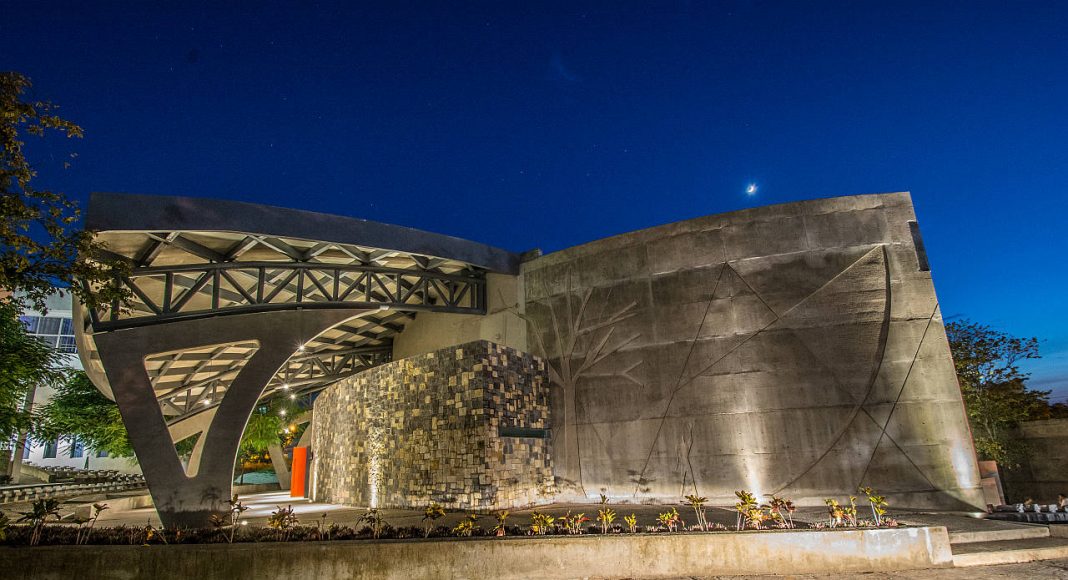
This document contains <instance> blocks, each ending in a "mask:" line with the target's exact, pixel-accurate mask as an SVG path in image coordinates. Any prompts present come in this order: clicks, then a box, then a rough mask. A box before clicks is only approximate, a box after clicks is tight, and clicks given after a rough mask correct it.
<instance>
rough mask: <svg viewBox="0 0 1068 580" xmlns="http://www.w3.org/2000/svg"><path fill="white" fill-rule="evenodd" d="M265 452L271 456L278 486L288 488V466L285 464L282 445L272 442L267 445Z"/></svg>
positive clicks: (284, 453)
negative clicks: (272, 443)
mask: <svg viewBox="0 0 1068 580" xmlns="http://www.w3.org/2000/svg"><path fill="white" fill-rule="evenodd" d="M267 454H268V455H270V456H271V465H272V466H274V474H275V476H277V477H278V488H279V489H289V483H290V482H289V479H290V478H289V467H287V466H286V452H285V451H283V450H282V446H281V445H279V444H277V443H276V444H274V445H271V446H269V447H267Z"/></svg>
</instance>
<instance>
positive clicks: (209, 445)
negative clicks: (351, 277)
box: [94, 310, 358, 527]
mask: <svg viewBox="0 0 1068 580" xmlns="http://www.w3.org/2000/svg"><path fill="white" fill-rule="evenodd" d="M356 314H358V311H354V310H296V311H288V312H270V313H257V314H243V315H230V316H218V317H215V318H208V319H204V320H184V321H175V322H164V323H160V324H154V325H152V326H146V327H140V328H130V329H125V330H116V331H112V332H105V333H100V334H97V335H95V337H94V338H95V340H96V344H97V347H98V349H99V352H100V357H101V360H102V362H103V363H104V368H105V369H106V372H107V377H108V380H109V382H110V384H111V387H112V391H113V393H114V396H115V402H116V403H118V405H119V411H120V413H121V414H122V418H123V422H124V423H125V424H126V429H127V431H129V434H130V443H131V444H132V445H133V448H134V452H135V453H136V455H137V459H138V461H139V463H140V464H141V470H142V472H143V473H144V476H145V481H146V483H147V484H148V488H149V492H150V493H151V494H152V499H153V501H154V503H155V505H156V511H157V512H158V513H159V517H160V520H161V521H162V522H163V524H164V525H165V526H175V525H177V526H187V527H203V526H207V525H208V524H209V519H210V517H211V515H212V514H213V513H218V512H220V511H223V510H224V509H225V505H226V501H227V500H228V499H229V498H230V495H231V492H232V483H233V472H234V461H235V460H236V458H237V449H238V445H239V443H240V440H241V434H242V432H243V431H244V428H245V424H246V423H247V422H248V418H249V415H250V414H251V413H252V409H253V408H254V407H255V405H256V402H257V400H258V399H259V397H260V395H261V394H262V392H263V389H264V387H265V386H266V384H267V382H268V381H269V380H270V379H271V377H272V376H274V374H275V373H276V372H277V371H278V369H279V368H281V366H282V365H283V364H284V363H285V362H286V360H287V359H288V358H289V357H290V356H292V355H293V353H294V352H295V351H296V349H297V347H298V346H299V345H300V344H303V343H304V342H306V341H308V340H309V339H311V338H312V337H314V336H316V335H318V334H319V333H321V332H322V331H324V330H326V329H328V328H330V327H331V326H334V325H336V324H338V323H340V322H342V321H344V320H347V319H349V318H351V317H353V316H355V315H356ZM249 340H255V341H257V342H258V343H259V349H258V350H257V351H256V353H255V354H254V355H253V356H252V358H251V359H249V361H248V362H247V363H246V364H245V366H244V367H243V368H242V369H241V371H240V373H238V375H237V376H236V377H235V378H234V379H233V380H232V382H231V383H230V385H229V386H228V388H227V390H226V393H225V395H224V396H223V398H222V402H221V403H219V404H218V406H216V407H215V414H214V416H213V417H212V418H211V420H210V424H209V425H208V426H207V428H206V429H204V432H203V433H202V434H201V436H200V441H199V442H198V447H202V450H201V457H200V461H199V462H198V463H199V465H198V466H197V469H196V470H195V475H187V474H186V471H185V469H184V468H183V466H182V463H181V460H180V459H179V458H178V454H177V453H176V452H175V449H174V444H173V439H172V438H171V434H170V432H169V429H168V425H167V421H166V419H165V417H164V415H163V412H162V410H161V409H160V405H159V402H158V401H157V399H156V393H155V391H154V390H153V388H152V383H151V381H150V379H149V376H148V373H147V371H146V370H145V366H144V359H145V357H146V356H148V355H151V354H155V353H161V352H171V351H177V350H186V349H192V348H197V347H202V346H206V345H212V344H225V343H233V342H241V341H249ZM205 412H207V411H205Z"/></svg>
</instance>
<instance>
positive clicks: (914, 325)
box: [522, 193, 982, 508]
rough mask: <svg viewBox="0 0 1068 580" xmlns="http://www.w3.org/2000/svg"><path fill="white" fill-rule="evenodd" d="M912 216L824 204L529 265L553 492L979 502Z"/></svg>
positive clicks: (888, 202)
mask: <svg viewBox="0 0 1068 580" xmlns="http://www.w3.org/2000/svg"><path fill="white" fill-rule="evenodd" d="M915 219H916V218H915V215H914V211H913V208H912V203H911V199H910V197H909V195H908V194H907V193H894V194H882V195H867V196H855V197H843V198H834V199H826V200H816V201H809V202H801V203H794V204H788V205H779V206H769V207H761V208H756V209H751V210H745V211H739V212H735V213H730V214H724V215H715V216H708V217H703V218H698V219H694V220H689V221H685V222H679V223H675V224H670V225H666V226H661V227H657V228H652V229H649V230H643V231H639V232H634V233H630V234H625V235H621V236H617V237H613V238H608V239H605V240H600V241H596V242H592V243H589V244H586V245H583V246H579V247H576V248H571V249H568V250H565V251H562V252H558V253H555V254H550V255H547V256H543V257H541V258H538V259H535V260H532V261H529V262H526V263H525V264H523V267H522V273H523V278H524V285H525V300H526V304H525V307H526V314H525V318H526V320H527V321H528V323H529V326H528V332H529V338H528V343H529V345H530V349H531V351H532V352H533V353H534V354H536V355H539V356H543V357H544V358H545V359H546V360H547V361H548V363H549V367H550V368H549V373H550V377H551V379H552V381H553V389H552V394H551V417H552V421H553V431H552V433H553V461H554V464H555V470H556V476H557V484H558V487H559V488H560V489H561V490H562V492H563V494H564V495H563V497H561V498H560V499H567V498H575V499H579V498H583V497H584V498H590V497H596V496H597V494H598V493H601V492H605V493H608V494H609V495H610V496H613V497H616V498H619V499H630V500H632V501H642V500H653V499H671V500H673V501H677V500H678V498H679V497H680V496H682V495H685V494H689V493H698V494H700V495H704V496H708V497H710V498H711V499H712V501H714V502H728V501H733V499H734V498H733V493H734V491H735V490H738V489H748V490H750V491H753V492H755V493H757V494H760V495H763V494H770V493H777V494H784V495H786V496H788V497H792V498H794V499H795V500H798V501H802V502H805V503H817V502H822V499H823V498H824V497H830V496H842V495H847V494H850V493H853V494H855V493H856V490H857V487H858V486H860V485H871V486H873V487H875V488H876V489H877V490H879V491H880V492H884V493H886V494H887V495H888V496H889V497H890V500H891V502H892V503H894V504H896V505H899V506H906V505H907V506H914V507H924V506H929V507H941V508H961V507H966V506H975V505H981V503H982V499H981V493H980V488H979V476H978V470H977V466H976V462H975V455H974V450H973V448H972V443H971V436H970V433H969V431H968V426H967V422H966V420H965V416H964V409H963V405H962V402H961V397H960V391H959V389H958V386H957V382H956V376H955V374H954V369H953V364H952V360H951V358H950V353H949V348H948V344H947V341H946V337H945V332H944V328H943V322H942V317H941V313H940V311H939V309H938V301H937V298H936V296H935V292H934V286H933V284H932V280H931V275H930V272H929V271H926V258H925V256H924V255H923V250H922V243H920V242H918V229H916V228H915V224H914V223H912V224H910V222H914V221H915ZM917 246H920V247H917Z"/></svg>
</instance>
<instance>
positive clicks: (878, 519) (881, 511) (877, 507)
mask: <svg viewBox="0 0 1068 580" xmlns="http://www.w3.org/2000/svg"><path fill="white" fill-rule="evenodd" d="M860 493H863V494H864V495H865V496H867V498H868V503H869V504H871V515H872V517H874V518H875V525H876V526H882V525H883V516H885V515H886V508H887V506H888V505H889V504H887V503H886V498H885V497H883V496H881V495H878V494H876V493H875V490H874V489H872V488H871V487H862V488H860Z"/></svg>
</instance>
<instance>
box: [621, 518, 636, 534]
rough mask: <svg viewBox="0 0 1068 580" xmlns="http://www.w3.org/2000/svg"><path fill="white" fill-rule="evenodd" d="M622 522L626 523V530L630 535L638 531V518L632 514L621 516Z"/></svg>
mask: <svg viewBox="0 0 1068 580" xmlns="http://www.w3.org/2000/svg"><path fill="white" fill-rule="evenodd" d="M623 521H624V522H626V523H627V530H629V531H630V533H632V534H633V533H635V532H636V531H637V530H638V518H637V516H635V515H634V514H630V515H629V516H623Z"/></svg>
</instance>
